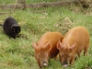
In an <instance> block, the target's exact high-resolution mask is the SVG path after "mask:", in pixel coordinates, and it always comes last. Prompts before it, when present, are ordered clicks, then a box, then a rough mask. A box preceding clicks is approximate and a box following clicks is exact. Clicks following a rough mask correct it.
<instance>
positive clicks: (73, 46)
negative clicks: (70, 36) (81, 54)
mask: <svg viewBox="0 0 92 69" xmlns="http://www.w3.org/2000/svg"><path fill="white" fill-rule="evenodd" d="M75 48H76V43H74V44H73V45H72V46H71V47H70V50H71V51H72V50H74V49H75Z"/></svg>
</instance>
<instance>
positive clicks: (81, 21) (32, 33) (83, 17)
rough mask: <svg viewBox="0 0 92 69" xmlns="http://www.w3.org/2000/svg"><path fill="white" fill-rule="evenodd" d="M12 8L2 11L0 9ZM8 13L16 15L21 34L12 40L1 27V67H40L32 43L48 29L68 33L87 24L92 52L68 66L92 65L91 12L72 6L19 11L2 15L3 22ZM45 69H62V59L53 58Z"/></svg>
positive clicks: (79, 68)
mask: <svg viewBox="0 0 92 69" xmlns="http://www.w3.org/2000/svg"><path fill="white" fill-rule="evenodd" d="M2 11H4V12H10V11H12V10H0V12H2ZM8 16H12V17H14V18H15V19H16V20H17V21H18V23H19V25H20V26H21V33H20V34H21V37H19V38H16V39H15V40H14V39H12V38H11V39H9V37H8V36H6V35H5V34H4V33H3V29H2V27H0V69H39V67H38V65H37V62H36V60H35V57H34V50H33V47H32V42H34V41H37V40H39V38H40V37H41V35H42V34H43V33H45V32H47V31H59V32H61V33H62V34H65V33H66V32H67V31H68V30H69V29H70V28H72V27H74V26H84V27H86V28H87V29H88V31H89V33H90V48H89V51H88V52H89V55H88V56H83V55H81V58H79V59H78V60H76V61H75V63H74V65H73V66H71V67H68V68H66V69H91V68H92V46H91V45H92V32H91V30H92V14H84V13H83V12H76V11H73V10H71V7H62V8H61V7H58V8H57V7H56V8H42V9H27V10H25V11H23V10H16V11H15V12H14V13H13V14H5V15H0V23H3V21H4V20H5V18H7V17H8ZM44 69H63V67H62V65H61V64H60V62H59V60H54V59H51V60H50V62H49V66H48V67H46V68H44Z"/></svg>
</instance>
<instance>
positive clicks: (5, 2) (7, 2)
mask: <svg viewBox="0 0 92 69" xmlns="http://www.w3.org/2000/svg"><path fill="white" fill-rule="evenodd" d="M55 1H58V0H40V1H39V0H26V3H27V4H31V3H41V2H55ZM15 2H16V0H11V1H10V0H5V1H3V0H0V4H12V3H13V4H14V3H15Z"/></svg>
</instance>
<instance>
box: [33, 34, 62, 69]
mask: <svg viewBox="0 0 92 69" xmlns="http://www.w3.org/2000/svg"><path fill="white" fill-rule="evenodd" d="M62 39H63V35H62V34H61V33H59V32H47V33H45V34H43V35H42V37H41V38H40V39H39V40H38V41H37V43H35V42H33V43H32V44H33V48H34V55H35V58H36V60H37V63H38V65H39V67H40V68H42V67H46V66H48V61H49V59H50V58H55V57H56V56H57V54H58V53H59V50H58V49H57V42H58V41H62Z"/></svg>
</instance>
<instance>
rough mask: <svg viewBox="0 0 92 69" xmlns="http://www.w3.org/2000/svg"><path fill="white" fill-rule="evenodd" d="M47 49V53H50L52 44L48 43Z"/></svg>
mask: <svg viewBox="0 0 92 69" xmlns="http://www.w3.org/2000/svg"><path fill="white" fill-rule="evenodd" d="M45 49H46V51H50V50H51V44H50V42H48V43H47V44H46V47H45Z"/></svg>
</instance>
